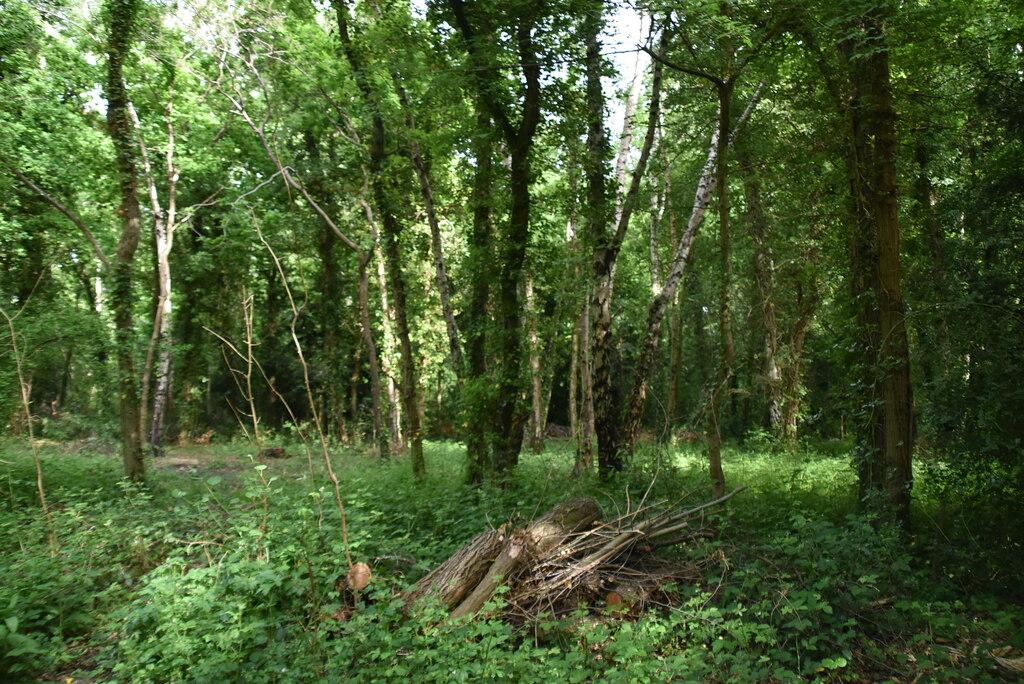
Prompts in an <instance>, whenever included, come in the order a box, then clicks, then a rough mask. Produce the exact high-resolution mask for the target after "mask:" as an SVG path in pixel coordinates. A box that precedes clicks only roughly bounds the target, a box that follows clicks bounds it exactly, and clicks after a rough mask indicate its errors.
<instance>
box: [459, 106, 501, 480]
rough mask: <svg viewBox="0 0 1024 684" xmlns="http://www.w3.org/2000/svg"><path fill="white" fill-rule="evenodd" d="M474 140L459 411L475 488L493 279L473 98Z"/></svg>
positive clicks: (486, 398)
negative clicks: (468, 393)
mask: <svg viewBox="0 0 1024 684" xmlns="http://www.w3.org/2000/svg"><path fill="white" fill-rule="evenodd" d="M474 103H475V105H476V124H477V131H476V135H474V136H473V156H474V158H475V160H476V169H475V170H474V173H473V200H472V201H473V228H472V232H471V233H470V239H469V265H470V269H469V270H470V273H471V274H472V275H471V276H470V294H469V308H468V310H467V312H466V314H467V316H468V321H469V322H468V324H467V325H466V327H465V334H466V348H467V350H468V354H469V367H468V369H467V371H468V378H467V381H468V383H469V384H470V385H471V387H472V389H473V390H474V392H473V393H474V394H475V401H471V402H467V404H466V405H465V406H464V407H463V416H464V417H465V418H464V425H465V440H466V478H467V480H468V481H469V482H470V483H473V484H479V483H480V482H482V481H483V477H484V473H485V472H486V471H487V470H488V468H489V465H490V449H489V447H488V443H487V425H488V423H489V420H490V416H491V414H492V410H491V406H492V405H493V399H492V396H491V391H490V388H489V387H487V386H486V385H487V384H488V383H487V352H486V349H487V327H488V321H487V302H488V300H489V299H490V283H491V275H492V273H493V264H492V262H493V256H492V254H491V232H492V227H491V183H492V176H493V165H492V156H493V154H494V149H493V147H494V146H493V142H492V140H491V137H490V135H489V129H490V127H491V119H490V117H489V116H488V115H487V112H486V111H485V108H484V106H483V104H482V103H481V102H480V96H478V97H477V98H475V100H474Z"/></svg>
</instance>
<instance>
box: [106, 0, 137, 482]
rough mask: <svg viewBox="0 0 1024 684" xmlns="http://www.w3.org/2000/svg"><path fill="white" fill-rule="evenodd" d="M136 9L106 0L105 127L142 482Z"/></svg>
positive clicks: (130, 419)
mask: <svg viewBox="0 0 1024 684" xmlns="http://www.w3.org/2000/svg"><path fill="white" fill-rule="evenodd" d="M138 11H139V4H138V2H137V0H108V12H109V15H108V17H109V22H110V25H109V33H108V38H107V82H106V97H107V128H108V131H109V133H110V137H111V140H112V141H113V143H114V152H115V154H116V157H117V167H118V175H119V179H118V180H119V185H120V194H121V205H120V207H119V208H118V212H117V213H118V216H120V218H121V238H120V240H119V241H118V245H117V256H116V259H115V262H114V283H113V286H112V288H111V295H112V296H111V299H112V306H113V308H114V329H115V333H114V335H115V339H116V346H117V369H118V375H119V378H118V385H119V390H118V394H119V398H120V408H121V411H120V412H121V453H122V458H123V461H124V472H125V475H126V476H127V477H128V478H129V479H130V480H132V481H133V482H141V481H142V480H143V479H144V478H145V463H144V461H143V458H142V432H141V426H140V424H139V400H138V389H137V387H136V385H137V381H138V379H137V378H136V375H135V358H134V353H133V342H134V340H133V323H132V271H133V268H132V262H133V260H134V258H135V252H136V250H137V249H138V246H139V239H140V235H141V226H142V211H141V209H140V207H139V195H138V170H137V166H136V160H135V150H136V146H135V141H134V136H133V130H132V129H133V127H132V122H131V116H130V114H129V107H130V106H131V103H130V100H129V98H128V89H127V87H126V85H125V80H124V60H125V58H126V57H127V56H128V53H129V52H130V51H131V47H132V39H133V34H134V32H135V22H136V18H137V14H138Z"/></svg>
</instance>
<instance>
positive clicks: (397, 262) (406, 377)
mask: <svg viewBox="0 0 1024 684" xmlns="http://www.w3.org/2000/svg"><path fill="white" fill-rule="evenodd" d="M334 7H335V13H336V16H337V22H338V33H339V38H340V40H341V46H342V51H343V52H344V54H345V58H346V60H347V61H348V64H349V66H350V67H351V69H352V73H353V76H354V78H355V81H356V86H357V87H358V89H359V91H360V93H361V95H362V98H363V101H364V103H365V104H366V106H367V107H369V108H370V110H371V113H372V129H371V134H370V144H369V155H370V185H371V188H372V190H373V200H374V204H375V206H376V210H377V215H378V217H379V220H380V224H381V241H382V243H383V251H384V257H385V258H384V264H385V268H386V270H387V285H388V289H389V291H390V294H391V299H392V301H393V304H394V315H395V332H396V334H397V335H398V346H399V351H400V354H401V358H400V361H399V368H400V371H401V377H402V381H401V387H400V390H401V397H402V412H403V413H404V414H405V416H404V418H405V428H406V429H405V431H404V433H397V434H403V436H405V437H406V438H407V439H406V441H407V443H408V446H409V453H410V461H411V463H412V471H413V474H414V475H415V476H416V477H417V478H419V477H422V476H423V475H424V472H425V464H424V460H423V437H422V435H421V433H420V411H419V399H418V387H417V378H416V359H415V355H414V351H413V346H412V338H411V336H410V331H409V320H408V307H407V305H406V285H405V273H404V271H403V268H402V249H401V245H400V244H399V238H400V236H401V232H402V226H401V224H400V223H399V220H398V217H397V215H396V212H395V206H396V204H395V199H394V195H395V194H396V189H395V188H394V187H393V185H394V182H393V181H392V180H391V179H392V174H391V171H390V170H389V169H386V168H385V165H386V162H387V150H386V141H387V130H386V127H385V125H384V118H383V114H382V112H381V111H380V103H379V95H378V94H377V93H376V92H375V91H374V89H373V86H372V84H371V83H370V80H369V77H368V75H367V73H366V67H367V63H366V60H365V59H363V56H362V55H360V54H359V53H358V52H357V51H356V49H355V47H354V45H353V43H352V39H351V36H350V34H349V24H348V6H347V3H346V2H345V0H335V2H334Z"/></svg>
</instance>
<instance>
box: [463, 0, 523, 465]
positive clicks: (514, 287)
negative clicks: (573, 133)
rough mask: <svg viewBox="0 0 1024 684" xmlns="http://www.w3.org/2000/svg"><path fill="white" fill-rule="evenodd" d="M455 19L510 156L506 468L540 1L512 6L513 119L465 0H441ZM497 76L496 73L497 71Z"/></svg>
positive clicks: (502, 291) (516, 424) (502, 324)
mask: <svg viewBox="0 0 1024 684" xmlns="http://www.w3.org/2000/svg"><path fill="white" fill-rule="evenodd" d="M448 6H449V8H450V9H451V11H452V16H453V19H454V24H455V26H456V27H457V28H458V30H459V32H460V33H461V34H462V37H463V39H464V41H465V46H466V50H467V51H468V53H469V58H470V62H471V63H472V65H473V66H474V67H475V68H474V70H473V71H472V78H473V79H474V81H475V83H476V87H477V93H476V94H477V97H478V98H479V100H480V102H481V103H482V104H483V105H484V107H485V108H486V109H487V111H488V113H489V115H490V117H491V119H492V121H493V122H494V123H495V124H496V128H497V129H498V131H500V132H501V134H502V137H503V139H504V142H505V145H506V147H507V150H508V155H509V159H510V169H509V195H510V197H509V205H510V208H509V219H508V227H507V231H506V233H505V235H504V236H503V240H502V243H501V248H500V255H499V263H500V265H501V268H500V270H499V273H498V274H497V289H498V297H497V306H496V313H497V320H498V336H497V338H496V339H495V345H494V347H495V350H496V351H497V357H498V360H499V368H498V372H497V405H496V407H495V414H496V416H497V420H496V422H495V434H496V435H497V440H496V444H495V449H494V453H493V454H492V462H493V467H494V470H495V471H497V472H499V473H500V472H505V471H508V470H510V469H512V468H514V467H515V465H516V464H517V463H518V460H519V452H520V450H521V448H522V443H523V428H524V425H525V417H526V413H525V411H524V410H523V399H524V392H523V389H524V388H523V387H522V379H521V377H520V376H521V369H522V306H521V304H520V301H519V288H520V286H521V285H522V278H523V267H524V264H525V261H526V247H527V242H528V241H529V236H530V203H531V195H530V192H531V182H532V179H531V176H532V171H531V166H530V154H531V151H532V149H533V143H534V137H535V136H536V133H537V127H538V125H539V124H540V119H541V109H540V74H541V65H540V61H539V60H538V56H537V54H536V52H535V50H536V46H535V44H534V32H535V30H536V28H537V27H536V20H537V17H538V16H539V14H540V12H541V10H542V6H541V4H540V3H539V2H538V3H529V4H526V5H523V6H522V7H521V11H520V12H519V13H517V21H518V23H517V25H516V26H515V27H514V29H512V33H513V35H514V37H515V43H516V48H517V53H518V57H519V71H520V75H519V78H517V79H516V80H517V81H520V82H522V83H523V86H522V89H521V98H520V99H519V107H518V109H519V112H518V114H519V116H518V124H513V123H512V116H510V112H509V111H508V110H507V108H506V107H505V106H503V105H502V103H501V99H500V98H498V97H496V94H497V93H496V91H497V89H498V88H499V84H500V87H501V88H504V87H505V85H504V84H505V81H504V77H503V76H500V70H499V69H497V68H496V65H495V64H494V63H493V60H492V59H491V56H490V55H484V54H482V53H481V52H480V40H479V38H480V37H479V36H478V35H477V33H476V31H475V30H474V29H473V27H472V25H471V22H470V19H469V15H468V13H467V6H466V3H465V1H464V0H448ZM496 76H497V77H496Z"/></svg>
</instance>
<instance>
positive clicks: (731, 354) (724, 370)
mask: <svg viewBox="0 0 1024 684" xmlns="http://www.w3.org/2000/svg"><path fill="white" fill-rule="evenodd" d="M730 45H731V43H730ZM727 52H728V59H729V62H730V64H731V63H732V50H731V49H729V50H728V51H727ZM732 83H733V82H732V79H728V80H726V82H725V83H724V84H723V85H721V86H719V88H718V130H719V136H718V163H717V168H716V171H715V184H716V185H717V186H718V245H719V256H720V258H721V266H722V283H721V286H722V289H721V292H720V295H719V300H718V320H719V325H718V330H719V334H720V336H721V349H722V358H721V364H722V365H721V369H720V373H721V377H722V382H721V384H720V385H719V388H720V389H721V390H723V391H725V392H726V398H727V405H728V407H729V410H728V416H729V424H728V427H729V428H730V432H731V428H732V423H733V422H734V421H735V417H736V397H737V392H736V389H737V386H736V343H735V340H734V339H733V333H732V235H731V234H730V225H729V182H728V178H729V139H730V135H731V130H730V127H731V122H730V120H729V118H730V112H731V109H732V93H733V85H732ZM716 428H717V429H718V430H721V422H720V421H716Z"/></svg>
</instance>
